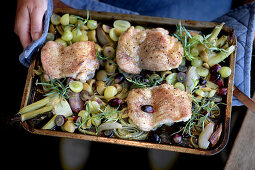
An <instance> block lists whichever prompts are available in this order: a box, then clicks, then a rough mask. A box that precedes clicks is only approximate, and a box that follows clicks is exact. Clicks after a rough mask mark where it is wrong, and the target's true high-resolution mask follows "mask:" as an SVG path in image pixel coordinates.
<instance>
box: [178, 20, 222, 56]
mask: <svg viewBox="0 0 255 170" xmlns="http://www.w3.org/2000/svg"><path fill="white" fill-rule="evenodd" d="M173 35H174V36H175V37H176V38H177V39H178V40H179V41H180V42H181V44H182V45H183V49H184V56H183V57H186V58H189V59H190V60H193V59H195V57H194V56H192V55H191V49H192V48H193V47H194V45H195V44H197V43H199V44H202V45H204V47H205V48H206V49H207V50H208V51H209V53H211V52H213V51H218V52H227V50H225V49H223V48H218V47H216V46H215V44H214V43H212V42H209V41H208V38H209V37H210V35H211V34H208V35H207V36H203V38H202V39H198V38H194V37H193V36H192V35H191V34H190V33H189V31H188V30H187V29H186V28H185V27H184V26H182V24H181V23H178V24H177V25H176V32H175V33H174V34H173Z"/></svg>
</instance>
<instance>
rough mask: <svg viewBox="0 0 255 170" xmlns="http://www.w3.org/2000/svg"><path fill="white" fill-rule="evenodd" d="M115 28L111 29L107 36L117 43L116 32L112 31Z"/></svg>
mask: <svg viewBox="0 0 255 170" xmlns="http://www.w3.org/2000/svg"><path fill="white" fill-rule="evenodd" d="M115 29H116V28H112V29H111V30H110V32H109V36H110V38H111V39H112V40H113V41H118V40H119V37H118V36H117V34H116V32H115V31H114V30H115Z"/></svg>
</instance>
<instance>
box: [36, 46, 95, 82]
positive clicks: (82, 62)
mask: <svg viewBox="0 0 255 170" xmlns="http://www.w3.org/2000/svg"><path fill="white" fill-rule="evenodd" d="M41 61H42V66H43V70H44V78H45V80H47V81H49V80H50V78H52V79H55V78H57V79H59V78H65V77H72V78H74V79H77V80H80V81H81V82H85V81H86V80H88V79H91V78H92V77H94V75H95V70H96V69H97V68H98V67H99V61H98V59H97V56H96V50H95V44H94V42H90V41H82V42H76V43H74V44H72V45H70V46H68V47H64V46H62V45H61V44H59V43H56V42H54V41H49V42H47V43H46V44H45V45H44V47H43V48H42V51H41Z"/></svg>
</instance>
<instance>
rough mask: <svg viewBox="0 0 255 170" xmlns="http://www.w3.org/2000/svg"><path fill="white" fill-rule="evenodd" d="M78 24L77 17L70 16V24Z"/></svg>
mask: <svg viewBox="0 0 255 170" xmlns="http://www.w3.org/2000/svg"><path fill="white" fill-rule="evenodd" d="M76 22H77V17H76V16H75V15H70V16H69V23H70V24H76Z"/></svg>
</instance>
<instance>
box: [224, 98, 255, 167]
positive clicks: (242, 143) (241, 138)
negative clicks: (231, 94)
mask: <svg viewBox="0 0 255 170" xmlns="http://www.w3.org/2000/svg"><path fill="white" fill-rule="evenodd" d="M253 99H255V94H254V95H253ZM243 169H244V170H254V169H255V114H254V113H252V111H251V110H248V112H247V114H246V116H245V118H244V121H243V123H242V127H241V129H240V131H239V133H238V135H237V137H236V141H235V143H234V145H233V148H232V150H231V153H230V156H229V158H228V161H227V163H226V166H225V170H243Z"/></svg>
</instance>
